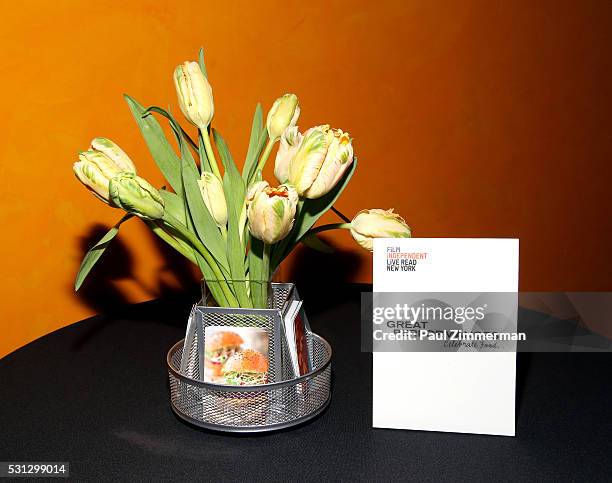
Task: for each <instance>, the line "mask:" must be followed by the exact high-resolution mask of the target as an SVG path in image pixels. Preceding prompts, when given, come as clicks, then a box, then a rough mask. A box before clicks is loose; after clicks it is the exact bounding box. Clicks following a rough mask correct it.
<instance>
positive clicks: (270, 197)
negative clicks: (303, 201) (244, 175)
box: [247, 185, 298, 245]
mask: <svg viewBox="0 0 612 483" xmlns="http://www.w3.org/2000/svg"><path fill="white" fill-rule="evenodd" d="M259 186H261V185H259ZM297 202H298V196H297V193H296V191H295V188H293V186H290V185H280V186H279V187H278V188H272V187H270V186H266V187H264V188H263V189H259V190H258V191H256V193H255V195H254V198H253V200H252V201H251V202H250V203H249V207H248V211H247V218H248V222H249V231H250V232H251V235H253V236H254V237H255V238H257V239H258V240H261V241H263V242H264V243H266V244H267V245H272V244H274V243H276V242H278V241H280V240H282V239H283V238H285V237H286V236H287V235H288V234H289V232H290V231H291V228H292V227H293V222H294V220H295V210H296V207H297Z"/></svg>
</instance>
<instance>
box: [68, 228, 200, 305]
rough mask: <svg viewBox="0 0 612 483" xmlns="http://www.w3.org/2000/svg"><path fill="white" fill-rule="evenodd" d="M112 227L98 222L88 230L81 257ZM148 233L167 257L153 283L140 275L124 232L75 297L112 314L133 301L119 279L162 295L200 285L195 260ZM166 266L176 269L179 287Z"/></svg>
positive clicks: (149, 294)
mask: <svg viewBox="0 0 612 483" xmlns="http://www.w3.org/2000/svg"><path fill="white" fill-rule="evenodd" d="M108 229H109V227H107V226H104V225H101V224H94V225H92V226H91V227H90V228H89V229H88V230H87V232H86V234H85V236H83V237H82V238H80V240H79V249H80V253H81V255H80V256H81V259H82V258H83V257H84V256H85V254H86V253H87V251H88V250H89V249H90V248H91V247H92V246H93V245H95V244H96V242H97V241H98V240H99V239H100V238H102V237H103V236H104V234H105V233H106V232H107V231H108ZM148 233H149V236H151V237H152V239H153V241H154V246H155V248H156V249H157V250H158V251H159V254H160V256H161V258H162V259H163V260H164V261H165V264H164V267H162V269H161V270H160V271H159V272H158V276H157V278H156V279H155V280H154V282H153V283H152V284H146V285H145V284H144V283H143V282H142V281H141V280H140V279H139V278H138V277H137V276H136V274H135V273H134V268H135V267H134V257H133V256H132V254H131V253H130V249H129V248H128V246H127V245H126V243H125V242H124V241H123V240H122V239H121V236H118V237H116V238H115V239H114V240H113V241H112V242H111V243H110V244H109V246H108V248H107V249H106V252H105V253H104V255H102V257H101V258H100V260H98V263H96V265H95V267H94V268H93V269H92V271H91V272H90V273H89V275H88V277H87V278H86V279H85V282H84V283H83V285H82V286H81V288H80V289H79V291H78V292H76V293H75V297H77V298H78V299H79V300H80V301H81V302H83V303H85V305H87V306H88V307H89V308H90V309H91V310H93V311H94V312H96V313H104V314H111V313H113V312H115V311H116V310H117V309H118V308H120V307H123V306H125V305H126V304H129V303H130V298H129V297H128V295H127V294H126V293H125V292H124V291H123V290H122V289H121V288H120V287H119V285H118V284H117V282H118V281H119V280H126V279H130V280H133V281H134V282H135V283H136V284H138V285H139V286H140V288H141V289H142V291H143V292H144V293H146V294H147V295H148V296H149V297H150V298H161V297H164V296H168V295H172V294H176V293H177V292H182V291H183V289H184V288H186V289H192V288H193V287H195V286H197V284H198V278H197V276H196V274H195V273H196V272H195V271H194V270H193V267H192V264H191V262H190V261H188V260H186V259H185V258H184V257H183V256H182V255H180V254H179V253H177V252H176V251H175V250H174V249H172V248H170V247H169V246H168V245H167V244H165V243H164V242H162V241H161V240H160V239H159V238H158V237H157V236H155V235H154V234H153V233H152V232H148ZM165 268H167V269H168V271H171V272H172V275H173V277H174V278H175V279H176V281H177V282H178V284H177V286H178V288H177V286H176V285H174V284H173V285H171V284H169V283H168V281H167V280H165V279H164V277H163V273H164V272H165V270H164V269H165Z"/></svg>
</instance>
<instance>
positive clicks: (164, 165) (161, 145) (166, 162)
mask: <svg viewBox="0 0 612 483" xmlns="http://www.w3.org/2000/svg"><path fill="white" fill-rule="evenodd" d="M124 97H125V100H126V101H127V103H128V106H129V107H130V110H131V111H132V115H133V116H134V119H135V120H136V124H138V127H139V128H140V132H141V133H142V136H143V137H144V140H145V142H146V143H147V147H148V148H149V151H150V152H151V156H153V159H154V160H155V162H156V163H157V166H158V167H159V169H160V170H161V172H162V174H163V175H164V177H165V178H166V179H167V180H168V183H170V186H172V188H173V189H174V191H176V192H177V193H179V194H180V193H182V192H183V189H182V181H181V160H180V158H179V157H178V156H177V154H176V153H175V152H174V149H172V146H171V145H170V143H169V142H168V140H167V139H166V135H165V134H164V131H163V130H162V128H161V126H160V125H159V122H157V120H156V119H155V118H154V117H153V116H146V117H144V118H143V117H142V115H143V114H144V113H145V109H144V107H143V106H142V105H141V104H139V103H138V101H136V99H134V98H132V97H130V96H128V95H127V94H124Z"/></svg>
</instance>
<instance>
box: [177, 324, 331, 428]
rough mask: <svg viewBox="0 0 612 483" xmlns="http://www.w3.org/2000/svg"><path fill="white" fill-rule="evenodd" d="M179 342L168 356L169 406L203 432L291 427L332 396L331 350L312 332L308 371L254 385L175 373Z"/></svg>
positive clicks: (311, 413) (317, 412) (312, 413)
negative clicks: (299, 374)
mask: <svg viewBox="0 0 612 483" xmlns="http://www.w3.org/2000/svg"><path fill="white" fill-rule="evenodd" d="M183 343H184V340H181V341H179V342H177V343H176V344H175V345H174V346H173V347H172V348H171V349H170V351H169V352H168V357H167V363H168V376H169V378H170V402H171V405H172V409H173V411H174V412H175V413H176V414H177V415H178V416H179V417H180V418H182V419H183V420H185V421H187V422H189V423H191V424H194V425H197V426H200V427H203V428H207V429H212V430H217V431H230V432H262V431H273V430H277V429H283V428H287V427H290V426H294V425H297V424H300V423H303V422H305V421H308V420H309V419H312V418H313V417H315V416H317V415H318V414H319V413H321V412H322V411H323V410H324V409H325V408H326V407H327V406H328V404H329V402H330V398H331V354H332V351H331V347H330V345H329V344H328V343H327V341H326V340H325V339H323V338H322V337H319V336H318V335H316V334H312V352H311V360H312V367H313V368H312V371H311V372H310V373H308V374H305V375H303V376H300V377H297V378H293V379H287V380H282V381H278V382H272V383H269V384H263V385H259V386H226V385H219V384H211V383H207V382H203V381H200V380H196V379H192V378H190V377H187V376H185V375H183V374H181V372H180V367H181V358H182V355H183Z"/></svg>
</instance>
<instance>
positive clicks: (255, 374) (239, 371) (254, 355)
mask: <svg viewBox="0 0 612 483" xmlns="http://www.w3.org/2000/svg"><path fill="white" fill-rule="evenodd" d="M222 374H223V376H224V377H225V383H226V384H229V385H231V386H255V385H258V384H266V383H267V382H268V358H267V357H266V356H264V355H263V354H262V353H261V352H258V351H255V350H252V349H245V350H243V351H240V352H236V353H235V354H234V355H233V356H231V357H230V358H229V359H228V360H227V362H226V363H225V365H224V366H223V368H222Z"/></svg>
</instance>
